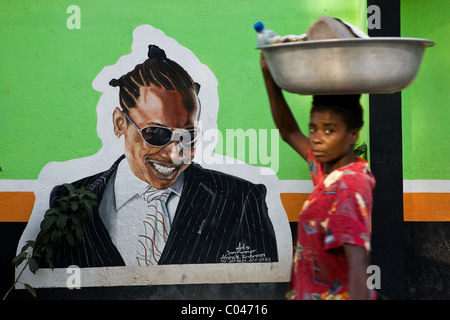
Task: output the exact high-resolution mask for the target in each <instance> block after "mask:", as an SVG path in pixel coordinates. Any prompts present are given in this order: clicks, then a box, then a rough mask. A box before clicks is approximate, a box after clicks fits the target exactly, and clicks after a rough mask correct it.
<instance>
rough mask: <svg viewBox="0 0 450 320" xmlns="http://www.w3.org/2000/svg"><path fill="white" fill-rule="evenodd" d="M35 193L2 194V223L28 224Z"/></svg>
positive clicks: (0, 216)
mask: <svg viewBox="0 0 450 320" xmlns="http://www.w3.org/2000/svg"><path fill="white" fill-rule="evenodd" d="M34 200H35V196H34V192H0V222H28V219H30V215H31V211H32V210H33V206H34Z"/></svg>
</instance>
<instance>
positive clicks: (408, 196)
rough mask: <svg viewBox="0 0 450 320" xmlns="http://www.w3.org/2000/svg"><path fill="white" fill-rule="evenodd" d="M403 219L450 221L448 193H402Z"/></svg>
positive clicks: (449, 196)
mask: <svg viewBox="0 0 450 320" xmlns="http://www.w3.org/2000/svg"><path fill="white" fill-rule="evenodd" d="M403 220H404V221H450V193H405V194H403Z"/></svg>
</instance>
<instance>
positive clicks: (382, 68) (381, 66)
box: [256, 37, 435, 95]
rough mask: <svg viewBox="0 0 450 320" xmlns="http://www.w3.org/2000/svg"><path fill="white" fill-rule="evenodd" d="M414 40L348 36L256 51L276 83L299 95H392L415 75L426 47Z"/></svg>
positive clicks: (408, 83)
mask: <svg viewBox="0 0 450 320" xmlns="http://www.w3.org/2000/svg"><path fill="white" fill-rule="evenodd" d="M434 44H435V43H434V42H433V41H430V40H426V39H416V38H381V37H380V38H352V39H331V40H316V41H304V42H291V43H281V44H273V45H267V46H261V47H257V48H256V49H259V50H262V52H263V54H264V57H265V59H266V62H267V65H268V67H269V70H270V72H271V74H272V77H273V78H274V80H275V82H276V83H277V85H278V86H279V87H280V88H282V89H283V90H286V91H288V92H292V93H298V94H304V95H325V94H358V93H392V92H396V91H400V90H402V89H404V88H406V87H408V86H409V85H410V84H411V83H412V81H413V80H414V78H415V77H416V75H417V72H418V70H419V66H420V62H421V60H422V57H423V53H424V51H425V48H426V47H431V46H433V45H434Z"/></svg>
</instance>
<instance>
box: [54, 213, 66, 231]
mask: <svg viewBox="0 0 450 320" xmlns="http://www.w3.org/2000/svg"><path fill="white" fill-rule="evenodd" d="M68 217H69V216H68V215H67V214H65V213H60V214H59V215H58V218H57V219H56V226H57V227H58V229H60V230H62V229H64V227H65V226H66V224H67V218H68Z"/></svg>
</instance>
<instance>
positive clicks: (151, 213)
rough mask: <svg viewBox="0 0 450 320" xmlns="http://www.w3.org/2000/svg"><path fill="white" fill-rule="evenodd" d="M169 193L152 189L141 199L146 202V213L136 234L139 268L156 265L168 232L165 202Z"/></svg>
mask: <svg viewBox="0 0 450 320" xmlns="http://www.w3.org/2000/svg"><path fill="white" fill-rule="evenodd" d="M169 195H170V191H168V190H157V189H155V188H153V187H151V188H149V189H148V190H147V191H145V192H144V193H143V194H142V195H141V197H142V198H143V199H144V200H145V201H146V202H147V212H146V215H145V217H144V220H143V221H142V225H141V229H140V230H141V231H140V232H139V233H138V236H137V240H138V244H137V251H136V259H137V263H138V265H140V266H150V265H156V264H158V261H159V259H160V257H161V254H162V252H163V250H164V246H165V244H166V241H167V238H168V237H169V232H170V219H169V213H168V211H167V207H166V202H167V199H168V198H169Z"/></svg>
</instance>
